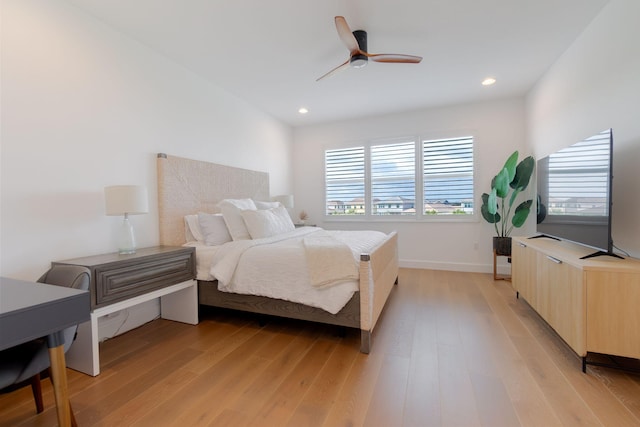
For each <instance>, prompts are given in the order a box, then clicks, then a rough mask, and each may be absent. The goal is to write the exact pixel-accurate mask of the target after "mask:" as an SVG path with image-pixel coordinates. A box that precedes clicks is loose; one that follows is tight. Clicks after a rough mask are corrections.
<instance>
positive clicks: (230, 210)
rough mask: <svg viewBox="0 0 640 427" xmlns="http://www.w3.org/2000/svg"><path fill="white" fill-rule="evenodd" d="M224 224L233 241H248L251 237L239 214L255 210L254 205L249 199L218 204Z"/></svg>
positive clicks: (228, 200)
mask: <svg viewBox="0 0 640 427" xmlns="http://www.w3.org/2000/svg"><path fill="white" fill-rule="evenodd" d="M218 207H219V208H220V211H221V212H222V217H223V218H224V222H225V223H226V224H227V228H228V229H229V234H231V238H232V239H233V240H249V239H251V235H250V234H249V230H247V226H246V225H245V224H244V220H243V219H242V215H240V212H241V211H243V210H253V211H254V210H256V205H255V203H253V200H251V199H225V200H223V201H221V202H220V203H218Z"/></svg>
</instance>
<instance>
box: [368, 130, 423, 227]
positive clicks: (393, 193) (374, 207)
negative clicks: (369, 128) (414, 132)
mask: <svg viewBox="0 0 640 427" xmlns="http://www.w3.org/2000/svg"><path fill="white" fill-rule="evenodd" d="M415 152H416V143H415V141H414V140H411V141H408V142H400V143H394V144H385V145H372V146H371V202H372V203H371V214H372V215H407V214H408V215H415V201H416V154H415Z"/></svg>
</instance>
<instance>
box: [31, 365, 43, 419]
mask: <svg viewBox="0 0 640 427" xmlns="http://www.w3.org/2000/svg"><path fill="white" fill-rule="evenodd" d="M30 382H31V391H32V392H33V400H35V401H36V413H38V414H39V413H40V412H42V411H44V404H43V403H42V385H41V384H40V373H37V374H35V375H34V376H32V377H31V379H30Z"/></svg>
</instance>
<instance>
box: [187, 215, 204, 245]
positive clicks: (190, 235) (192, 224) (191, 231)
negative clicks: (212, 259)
mask: <svg viewBox="0 0 640 427" xmlns="http://www.w3.org/2000/svg"><path fill="white" fill-rule="evenodd" d="M184 237H185V240H186V241H187V242H204V236H203V235H202V231H201V230H200V223H199V222H198V215H197V214H193V215H185V216H184Z"/></svg>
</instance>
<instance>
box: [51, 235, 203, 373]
mask: <svg viewBox="0 0 640 427" xmlns="http://www.w3.org/2000/svg"><path fill="white" fill-rule="evenodd" d="M52 264H68V265H81V266H83V267H87V268H88V269H89V270H90V271H91V284H90V288H89V291H90V294H91V320H90V321H88V322H85V323H82V324H80V325H79V326H78V337H77V339H76V341H75V342H74V344H73V346H72V347H71V349H69V351H68V352H67V366H69V367H70V368H73V369H75V370H78V371H81V372H84V373H86V374H89V375H93V376H95V375H98V374H99V373H100V354H99V345H98V339H99V335H98V319H99V318H100V317H102V316H106V315H108V314H111V313H115V312H116V311H120V310H123V309H125V308H129V307H132V306H134V305H137V304H141V303H143V302H146V301H150V300H152V299H156V298H160V315H161V317H162V318H163V319H169V320H175V321H178V322H184V323H190V324H194V325H195V324H197V323H198V285H197V281H196V280H195V278H196V260H195V248H189V247H181V246H155V247H151V248H142V249H138V250H137V252H136V253H135V254H131V255H119V254H117V253H110V254H104V255H95V256H88V257H83V258H75V259H68V260H64V261H55V262H53V263H52Z"/></svg>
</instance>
